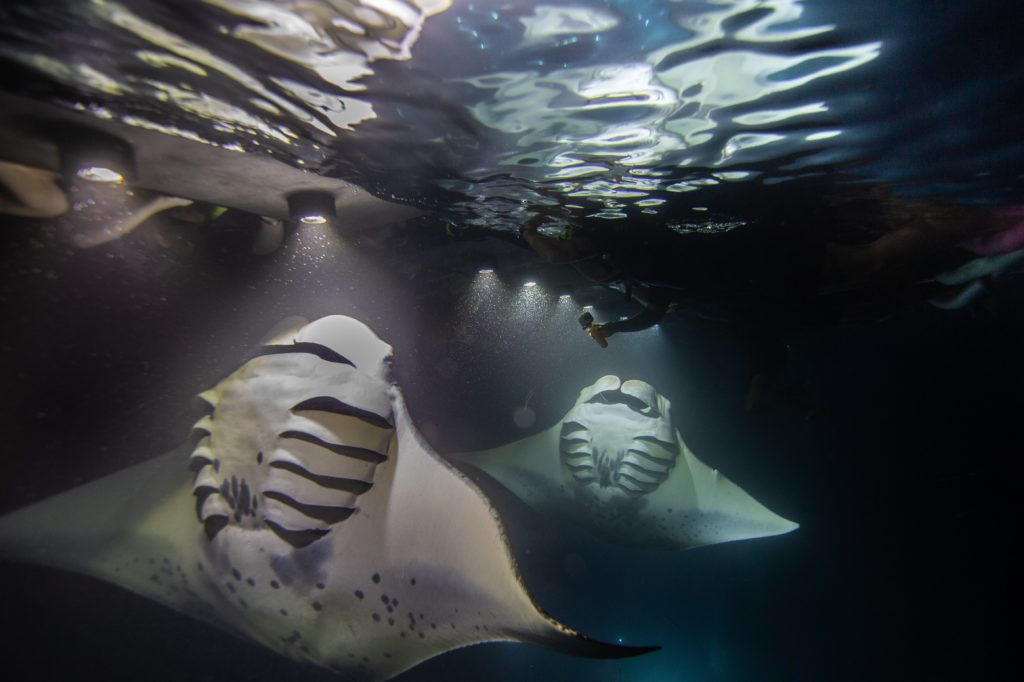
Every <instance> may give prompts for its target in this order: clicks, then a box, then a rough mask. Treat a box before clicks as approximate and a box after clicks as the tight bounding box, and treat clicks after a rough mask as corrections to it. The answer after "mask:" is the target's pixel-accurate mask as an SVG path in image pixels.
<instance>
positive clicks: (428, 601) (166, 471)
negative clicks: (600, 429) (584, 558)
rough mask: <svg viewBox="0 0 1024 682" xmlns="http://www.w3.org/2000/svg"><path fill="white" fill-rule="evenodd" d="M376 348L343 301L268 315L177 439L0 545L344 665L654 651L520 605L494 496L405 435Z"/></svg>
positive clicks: (18, 518) (54, 505)
mask: <svg viewBox="0 0 1024 682" xmlns="http://www.w3.org/2000/svg"><path fill="white" fill-rule="evenodd" d="M391 352H392V349H391V347H390V346H388V345H387V344H386V343H384V342H383V341H381V340H380V339H379V338H377V337H376V335H374V333H373V332H372V331H371V330H370V329H369V328H368V327H366V326H365V325H363V324H362V323H360V322H358V321H356V320H353V319H351V318H347V317H341V316H332V317H326V318H322V319H320V320H317V321H315V322H313V323H310V324H302V323H295V324H293V325H292V326H291V327H289V328H287V329H284V330H281V331H279V333H277V334H276V336H275V337H274V338H271V339H269V340H268V341H267V343H266V344H265V345H263V346H262V347H260V348H259V349H258V350H257V351H256V352H255V353H254V355H253V357H251V358H249V359H248V360H247V361H246V362H244V364H243V365H242V366H241V367H240V368H239V369H238V370H237V371H235V372H234V373H233V374H231V375H230V376H228V377H227V378H225V379H224V380H223V381H221V382H220V383H218V384H217V385H216V386H215V387H214V388H212V389H210V390H209V391H206V392H205V393H203V394H202V396H201V397H202V398H203V399H204V400H205V402H206V403H207V404H208V405H209V414H207V415H206V416H205V417H203V418H202V419H201V420H200V421H199V422H198V423H197V424H196V426H195V429H194V433H193V436H194V437H193V442H192V444H191V445H190V446H188V447H186V448H183V449H182V450H179V451H175V452H172V453H170V454H167V455H164V456H161V457H158V458H156V459H153V460H150V461H147V462H145V463H143V464H140V465H137V466H134V467H131V468H129V469H126V470H124V471H121V472H119V473H116V474H114V475H112V476H108V477H106V478H103V479H100V480H98V481H95V482H93V483H89V484H87V485H83V486H81V487H79V488H75V489H73V490H71V491H69V492H66V493H64V494H61V495H57V496H56V497H53V498H50V499H48V500H44V501H43V502H40V503H38V504H36V505H33V506H31V507H28V508H26V509H23V510H20V511H18V512H15V513H13V514H10V515H8V516H6V517H4V518H2V519H0V551H2V554H3V556H5V557H7V558H10V559H15V560H19V561H27V562H34V563H39V564H45V565H51V566H57V567H61V568H65V569H69V570H72V571H77V572H80V573H85V574H88V575H91V576H95V577H97V578H100V579H103V580H107V581H110V582H113V583H116V584H118V585H121V586H123V587H125V588H127V589H129V590H132V591H134V592H137V593H139V594H142V595H145V596H147V597H149V598H151V599H154V600H156V601H158V602H160V603H162V604H165V605H167V606H169V607H171V608H173V609H176V610H179V611H182V612H185V613H188V614H190V615H192V616H195V617H197V618H200V619H202V620H205V621H209V622H211V623H214V624H216V625H218V626H220V627H222V628H225V629H227V630H230V631H233V632H236V633H239V634H241V635H244V636H246V637H249V638H251V639H253V640H255V641H257V642H259V643H261V644H263V645H264V646H266V647H269V648H270V649H273V650H274V651H277V652H280V653H281V654H284V655H285V656H289V657H291V658H294V659H298V660H305V661H309V662H312V663H315V664H318V665H321V666H324V667H327V668H331V669H334V670H338V671H342V672H345V673H347V674H348V675H350V676H351V677H352V678H355V679H367V680H381V679H387V678H390V677H392V676H394V675H396V674H398V673H400V672H401V671H403V670H406V669H408V668H410V667H412V666H414V665H416V664H417V663H419V662H421V661H423V660H425V659H428V658H430V657H432V656H436V655H438V654H440V653H443V652H445V651H449V650H451V649H455V648H458V647H462V646H467V645H470V644H476V643H480V642H491V641H522V642H532V643H535V644H540V645H543V646H547V647H550V648H553V649H556V650H560V651H564V652H567V653H572V654H577V655H583V656H594V657H624V656H632V655H636V654H639V653H644V652H646V651H650V650H652V648H649V647H647V648H641V647H620V646H614V645H610V644H605V643H601V642H597V641H594V640H591V639H587V638H585V637H583V636H581V635H579V634H577V633H576V632H574V631H572V630H570V629H569V628H567V627H565V626H563V625H561V624H560V623H558V622H556V621H555V620H554V619H552V618H551V617H549V616H547V615H546V614H545V613H543V612H542V611H541V610H540V609H538V607H537V606H536V605H535V604H534V602H533V601H532V599H531V598H530V596H529V595H528V594H527V592H526V590H525V588H524V587H523V585H522V582H521V580H520V577H519V574H518V572H517V570H516V566H515V562H514V559H513V557H512V555H511V553H510V550H509V547H508V544H507V543H506V540H505V537H504V533H503V530H502V526H501V523H500V521H499V520H498V518H497V515H496V513H495V511H494V509H493V508H492V507H491V505H490V504H489V502H488V501H487V500H486V499H485V498H484V497H483V495H482V494H481V493H480V492H479V491H478V490H477V489H476V487H475V486H473V485H472V484H471V483H469V482H468V481H467V480H466V479H465V478H464V477H463V476H462V475H461V474H459V473H458V472H457V471H456V470H454V469H453V468H452V467H451V466H450V465H448V464H447V463H445V462H444V461H443V460H442V459H440V458H439V457H438V456H437V455H436V454H435V453H434V452H433V451H432V450H431V449H430V447H429V446H428V445H427V444H426V443H425V442H424V441H423V439H422V438H421V437H420V436H419V434H418V433H417V431H416V429H415V427H414V426H413V424H412V422H411V420H410V418H409V414H408V412H407V410H406V407H405V403H404V401H403V399H402V394H401V392H400V391H399V390H398V388H397V387H396V386H395V385H393V384H392V382H391V379H390V361H391Z"/></svg>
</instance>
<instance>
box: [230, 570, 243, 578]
mask: <svg viewBox="0 0 1024 682" xmlns="http://www.w3.org/2000/svg"><path fill="white" fill-rule="evenodd" d="M231 575H233V576H235V580H241V579H242V572H241V571H239V570H238V569H237V568H232V569H231Z"/></svg>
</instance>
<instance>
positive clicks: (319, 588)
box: [316, 583, 327, 590]
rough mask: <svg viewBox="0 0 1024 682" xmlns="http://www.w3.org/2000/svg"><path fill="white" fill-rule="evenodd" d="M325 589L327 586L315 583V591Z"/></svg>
mask: <svg viewBox="0 0 1024 682" xmlns="http://www.w3.org/2000/svg"><path fill="white" fill-rule="evenodd" d="M325 587H327V586H326V585H324V584H323V583H317V584H316V589H318V590H322V589H324V588H325Z"/></svg>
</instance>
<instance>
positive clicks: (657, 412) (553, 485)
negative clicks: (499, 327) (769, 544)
mask: <svg viewBox="0 0 1024 682" xmlns="http://www.w3.org/2000/svg"><path fill="white" fill-rule="evenodd" d="M670 410H671V403H669V401H668V399H667V398H665V397H664V396H663V395H660V394H659V393H658V392H657V391H656V390H655V389H654V387H653V386H651V385H650V384H648V383H646V382H643V381H637V380H629V381H621V380H620V379H619V378H618V377H616V376H611V375H609V376H604V377H601V378H600V379H598V380H597V381H596V382H595V383H594V384H593V385H591V386H587V387H586V388H584V389H583V390H582V391H581V392H580V396H579V399H578V400H577V401H576V404H575V405H574V406H573V407H572V409H571V410H569V412H568V413H567V414H566V415H565V417H563V418H562V420H561V421H559V422H558V423H557V424H555V425H554V426H552V427H551V428H549V429H547V430H546V431H542V432H541V433H539V434H537V435H534V436H531V437H529V438H524V439H522V440H519V441H516V442H514V443H510V444H508V445H504V446H501V447H497V448H494V449H491V450H486V451H482V452H471V453H463V454H459V455H455V456H453V459H456V460H458V461H462V462H465V463H468V464H470V465H472V466H474V467H476V468H477V469H480V470H483V471H484V472H486V473H487V474H488V475H490V476H492V477H493V478H495V479H497V481H498V482H499V483H501V484H502V485H504V486H505V487H506V488H508V489H510V490H511V491H512V492H513V493H515V494H516V495H517V496H518V497H519V498H520V499H522V500H523V501H524V502H526V503H527V504H528V505H530V506H531V507H533V508H534V509H537V510H538V511H541V512H543V513H550V514H552V515H554V516H557V517H558V518H562V517H566V518H569V519H572V520H573V521H575V522H576V523H577V524H578V525H581V526H583V527H585V528H588V529H590V530H592V531H594V532H596V533H598V534H600V535H603V536H605V537H606V538H608V539H610V540H612V541H614V542H619V543H622V544H629V545H642V546H649V547H661V548H667V549H688V548H692V547H700V546H701V545H709V544H714V543H719V542H730V541H733V540H745V539H750V538H759V537H768V536H772V535H781V534H783V533H788V532H790V531H792V530H795V529H796V528H797V527H798V525H797V524H796V523H793V522H792V521H788V520H786V519H784V518H782V517H781V516H779V515H777V514H775V513H774V512H772V511H771V510H769V509H767V508H766V507H764V506H763V505H762V504H761V503H760V502H758V501H757V500H755V499H754V498H753V497H751V496H750V495H748V494H747V493H746V492H744V491H743V490H742V489H741V488H740V487H739V486H737V485H736V484H735V483H733V482H732V481H730V480H729V479H727V478H725V477H724V476H722V475H721V474H720V473H718V471H717V470H715V469H712V468H710V467H708V466H707V465H706V464H704V463H703V462H701V461H700V460H698V459H697V458H696V457H695V456H694V454H693V453H692V452H691V451H690V449H689V448H688V447H686V443H684V442H683V439H682V437H681V436H680V435H679V431H677V430H676V429H675V427H674V426H673V424H672V418H671V415H670Z"/></svg>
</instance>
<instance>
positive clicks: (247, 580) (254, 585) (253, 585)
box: [245, 578, 256, 587]
mask: <svg viewBox="0 0 1024 682" xmlns="http://www.w3.org/2000/svg"><path fill="white" fill-rule="evenodd" d="M245 582H247V583H249V587H256V581H255V580H253V579H252V578H246V579H245Z"/></svg>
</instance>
